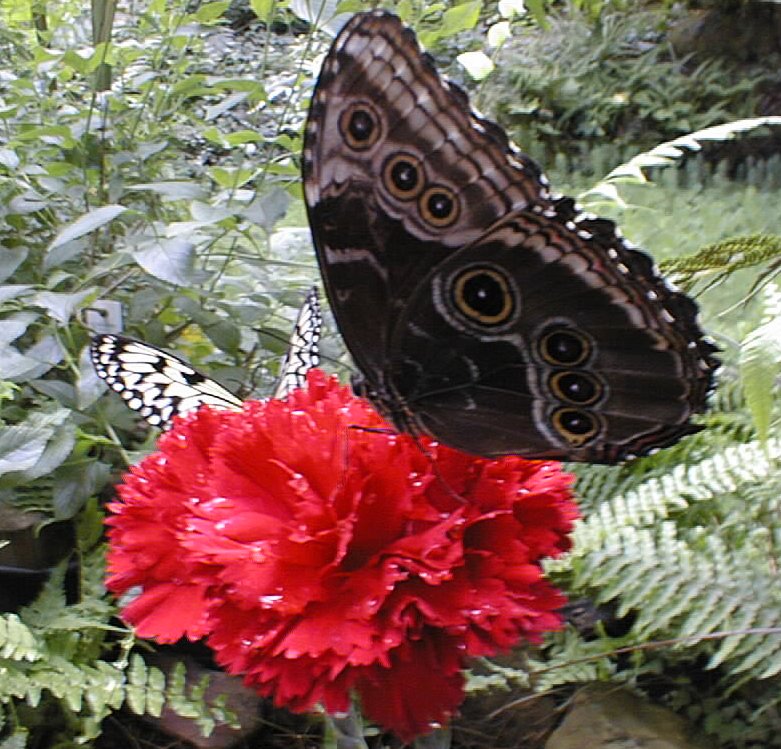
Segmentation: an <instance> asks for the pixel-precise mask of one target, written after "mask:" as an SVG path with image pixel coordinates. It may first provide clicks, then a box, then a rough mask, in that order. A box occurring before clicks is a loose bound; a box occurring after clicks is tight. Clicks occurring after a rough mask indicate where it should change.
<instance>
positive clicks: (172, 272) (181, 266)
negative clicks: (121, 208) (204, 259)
mask: <svg viewBox="0 0 781 749" xmlns="http://www.w3.org/2000/svg"><path fill="white" fill-rule="evenodd" d="M132 255H133V259H134V260H135V261H136V262H137V263H138V264H139V265H140V266H141V267H142V268H143V269H144V270H145V271H146V272H147V273H149V275H150V276H154V277H155V278H159V279H160V280H161V281H165V282H167V283H172V284H175V285H176V286H186V285H187V284H192V283H199V282H201V281H203V280H204V275H203V274H202V273H198V272H196V271H195V245H193V243H192V242H189V241H188V240H186V239H183V238H181V237H172V238H170V239H162V240H160V241H152V242H148V243H146V246H145V247H143V248H142V249H139V250H136V251H135V252H133V253H132Z"/></svg>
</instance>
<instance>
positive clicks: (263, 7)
mask: <svg viewBox="0 0 781 749" xmlns="http://www.w3.org/2000/svg"><path fill="white" fill-rule="evenodd" d="M275 5H276V0H250V2H249V7H250V8H252V12H253V13H254V14H255V15H256V16H257V17H258V18H259V19H260V20H261V21H263V22H264V23H269V21H271V20H272V19H273V17H274V6H275Z"/></svg>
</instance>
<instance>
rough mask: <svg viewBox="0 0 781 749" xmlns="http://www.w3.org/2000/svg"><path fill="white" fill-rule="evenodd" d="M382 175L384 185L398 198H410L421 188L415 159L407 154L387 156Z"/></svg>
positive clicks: (418, 168) (419, 174) (421, 182)
mask: <svg viewBox="0 0 781 749" xmlns="http://www.w3.org/2000/svg"><path fill="white" fill-rule="evenodd" d="M382 177H383V183H384V184H385V187H387V188H388V190H389V191H390V193H391V195H393V197H395V198H398V199H399V200H412V199H413V198H416V197H417V196H418V194H419V193H420V191H421V189H422V188H423V179H422V178H421V170H420V167H419V166H418V163H417V160H416V159H414V158H413V157H412V156H408V155H407V154H396V155H395V156H392V157H391V158H389V159H388V160H387V161H386V162H385V167H384V168H383V170H382Z"/></svg>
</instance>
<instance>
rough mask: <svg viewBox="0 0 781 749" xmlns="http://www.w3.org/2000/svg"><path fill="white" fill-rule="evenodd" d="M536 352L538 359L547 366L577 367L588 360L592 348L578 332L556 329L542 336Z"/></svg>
mask: <svg viewBox="0 0 781 749" xmlns="http://www.w3.org/2000/svg"><path fill="white" fill-rule="evenodd" d="M538 350H539V354H540V357H541V358H542V359H543V360H544V361H545V362H547V363H548V364H553V365H554V366H559V367H577V366H578V365H579V364H583V362H584V361H586V359H588V357H589V355H590V354H591V350H592V346H591V342H590V341H589V339H588V338H586V336H585V335H583V333H581V332H580V331H579V330H574V329H572V328H558V327H557V328H554V329H553V330H550V331H548V332H547V333H545V335H543V336H542V338H541V339H540V342H539V345H538Z"/></svg>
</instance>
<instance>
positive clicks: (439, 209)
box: [418, 185, 458, 229]
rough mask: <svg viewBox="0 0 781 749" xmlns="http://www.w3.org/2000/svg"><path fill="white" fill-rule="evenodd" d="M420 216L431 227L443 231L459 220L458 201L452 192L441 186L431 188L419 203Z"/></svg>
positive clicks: (421, 197)
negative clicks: (442, 229)
mask: <svg viewBox="0 0 781 749" xmlns="http://www.w3.org/2000/svg"><path fill="white" fill-rule="evenodd" d="M418 205H419V206H420V215H421V216H422V217H423V220H424V221H425V222H426V223H427V224H430V225H431V226H434V227H436V228H437V229H441V228H443V227H445V226H450V224H452V223H453V222H454V221H455V220H456V219H457V218H458V201H457V200H456V196H455V195H454V194H453V192H452V190H449V189H448V188H447V187H442V186H441V185H435V186H434V187H429V188H428V190H426V192H424V193H423V195H421V196H420V200H419V201H418Z"/></svg>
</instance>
